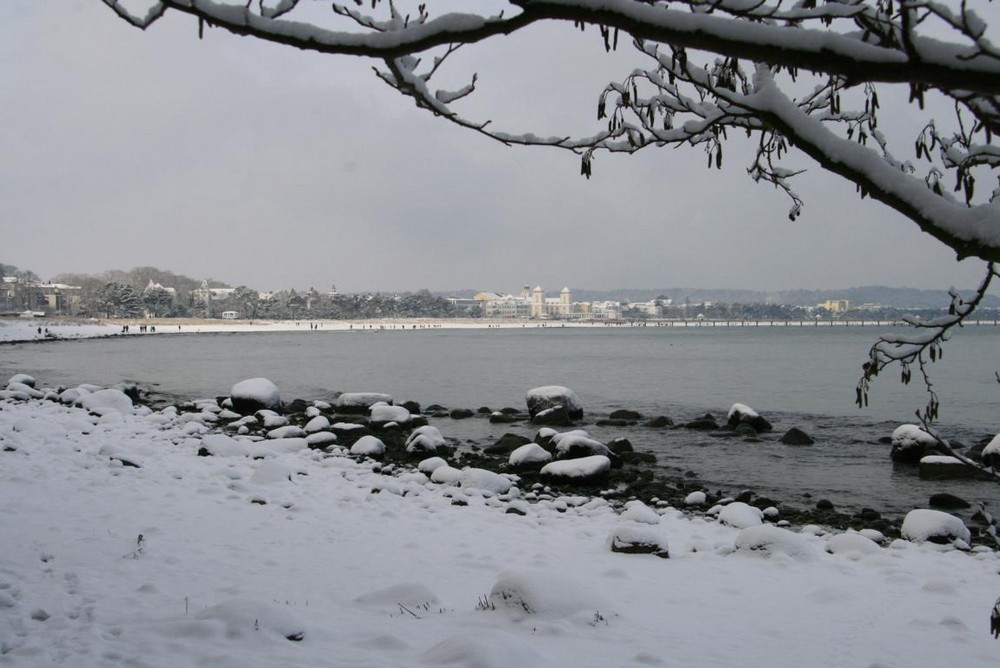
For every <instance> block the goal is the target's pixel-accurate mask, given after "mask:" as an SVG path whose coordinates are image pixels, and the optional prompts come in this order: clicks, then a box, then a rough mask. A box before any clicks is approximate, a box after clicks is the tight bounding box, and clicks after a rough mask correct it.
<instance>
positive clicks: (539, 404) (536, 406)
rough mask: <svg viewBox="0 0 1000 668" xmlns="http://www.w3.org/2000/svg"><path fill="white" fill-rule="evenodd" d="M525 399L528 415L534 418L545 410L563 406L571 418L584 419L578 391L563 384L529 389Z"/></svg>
mask: <svg viewBox="0 0 1000 668" xmlns="http://www.w3.org/2000/svg"><path fill="white" fill-rule="evenodd" d="M525 400H526V401H527V404H528V415H530V416H531V418H532V419H534V417H535V416H536V415H538V414H539V413H541V412H542V411H544V410H547V409H550V408H555V407H556V406H562V407H563V408H565V409H566V414H567V415H568V416H569V419H570V420H582V419H583V404H581V403H580V400H579V399H577V397H576V393H575V392H573V390H571V389H569V388H568V387H563V386H561V385H546V386H544V387H536V388H534V389H531V390H528V393H527V395H526V396H525Z"/></svg>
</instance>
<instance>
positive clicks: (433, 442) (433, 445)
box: [405, 425, 448, 452]
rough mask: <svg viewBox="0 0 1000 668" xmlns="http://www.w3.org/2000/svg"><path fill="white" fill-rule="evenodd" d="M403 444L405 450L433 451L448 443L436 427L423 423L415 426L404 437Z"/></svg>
mask: <svg viewBox="0 0 1000 668" xmlns="http://www.w3.org/2000/svg"><path fill="white" fill-rule="evenodd" d="M405 445H406V451H407V452H434V451H435V450H437V449H438V448H443V447H445V446H446V445H448V443H447V441H445V440H444V436H442V435H441V432H440V431H439V430H438V428H437V427H434V426H431V425H424V426H423V427H417V428H416V429H414V430H413V433H411V434H410V435H409V436H407V437H406V443H405Z"/></svg>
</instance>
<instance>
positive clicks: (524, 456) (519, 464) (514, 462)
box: [507, 443, 552, 470]
mask: <svg viewBox="0 0 1000 668" xmlns="http://www.w3.org/2000/svg"><path fill="white" fill-rule="evenodd" d="M550 461H552V453H550V452H549V451H548V450H546V449H545V448H543V447H542V446H540V445H538V444H537V443H527V444H525V445H522V446H521V447H519V448H517V449H516V450H514V451H513V452H512V453H510V457H509V458H508V459H507V464H508V465H510V467H511V468H513V469H515V470H524V469H529V468H540V467H541V466H542V465H544V464H546V463H547V462H550Z"/></svg>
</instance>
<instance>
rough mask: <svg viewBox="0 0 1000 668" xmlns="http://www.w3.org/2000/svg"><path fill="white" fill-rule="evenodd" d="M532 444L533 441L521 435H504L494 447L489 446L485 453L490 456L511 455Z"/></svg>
mask: <svg viewBox="0 0 1000 668" xmlns="http://www.w3.org/2000/svg"><path fill="white" fill-rule="evenodd" d="M528 443H531V439H529V438H527V437H525V436H521V435H520V434H510V433H507V434H504V435H503V436H501V437H500V440H498V441H497V442H496V443H494V444H493V445H490V446H488V447H487V448H486V449H485V450H483V452H485V453H486V454H488V455H509V454H510V453H512V452H514V451H515V450H517V449H518V448H519V447H521V446H522V445H526V444H528Z"/></svg>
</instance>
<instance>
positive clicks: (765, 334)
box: [0, 326, 1000, 513]
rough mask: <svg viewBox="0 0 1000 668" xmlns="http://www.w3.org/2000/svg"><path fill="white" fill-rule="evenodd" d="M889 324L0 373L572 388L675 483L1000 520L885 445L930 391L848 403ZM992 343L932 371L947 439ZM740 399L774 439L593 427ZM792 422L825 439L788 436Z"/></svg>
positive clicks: (982, 406) (966, 492)
mask: <svg viewBox="0 0 1000 668" xmlns="http://www.w3.org/2000/svg"><path fill="white" fill-rule="evenodd" d="M883 331H884V330H882V329H879V328H873V327H865V328H860V327H859V328H741V327H737V328H710V329H709V328H705V329H667V328H655V327H645V328H642V327H638V328H603V327H597V328H592V329H591V328H586V329H574V328H565V329H563V328H558V327H551V326H550V327H546V328H538V327H526V328H524V329H478V330H448V329H429V330H416V331H413V330H385V331H366V332H360V331H349V332H344V331H340V332H333V331H323V330H319V331H304V332H283V333H234V334H200V335H190V334H182V335H155V336H135V335H134V336H128V337H120V338H113V339H102V340H91V341H87V340H84V341H73V342H56V343H46V344H44V345H32V344H18V345H12V346H5V347H2V348H0V376H4V374H6V375H7V376H9V375H10V374H13V373H15V372H27V373H31V374H32V375H35V376H36V377H37V378H38V379H39V381H40V382H42V383H45V384H49V385H54V384H61V383H64V384H77V383H82V382H88V383H96V384H113V383H117V382H120V381H123V380H130V381H134V382H137V383H138V384H139V385H140V386H142V387H146V388H150V389H152V390H153V391H155V392H156V393H157V394H160V395H163V396H165V397H167V398H170V399H173V400H181V399H190V398H199V397H213V396H219V395H225V394H227V393H228V391H229V388H230V387H231V386H232V384H233V383H235V382H237V381H239V380H242V379H244V378H249V377H256V376H264V377H267V378H269V379H271V380H272V381H274V382H275V383H276V384H277V385H278V387H279V388H280V389H281V391H282V395H283V397H284V398H285V399H292V398H304V399H310V400H311V399H329V398H331V397H332V396H333V394H334V393H335V392H337V391H378V392H387V393H389V394H392V395H393V397H394V398H395V399H396V400H397V401H403V400H415V401H418V402H420V403H421V405H423V406H427V405H429V404H432V403H438V404H442V405H444V406H446V407H448V408H458V407H462V408H472V409H476V408H478V407H480V406H487V407H490V408H492V409H494V410H495V409H499V408H502V407H505V406H513V407H516V408H521V409H523V407H524V393H525V391H526V390H528V389H529V388H531V387H536V386H539V385H550V384H559V385H566V386H568V387H571V388H573V390H574V391H575V392H576V393H577V395H578V396H579V398H580V400H581V401H582V402H583V404H584V406H585V408H586V410H587V413H588V415H587V419H586V422H588V423H590V424H585V425H583V428H585V429H588V430H589V431H591V433H592V434H593V435H595V436H596V437H597V438H600V439H611V438H614V437H617V436H625V437H627V438H629V439H630V440H631V441H632V443H633V444H634V445H635V447H636V449H637V450H642V451H646V452H652V453H655V454H656V455H657V459H658V466H659V467H661V470H662V471H663V472H664V473H666V474H669V475H683V474H684V472H686V471H693V472H694V473H695V474H696V475H697V477H698V479H700V480H702V481H704V483H705V484H706V486H710V487H711V489H713V490H714V489H721V490H724V491H725V490H728V491H739V490H740V489H744V488H749V489H753V490H755V491H756V492H757V493H759V494H765V495H768V496H772V497H773V498H775V499H779V500H781V501H783V502H787V503H791V504H797V505H801V506H808V505H811V504H812V503H814V502H815V500H816V499H818V498H829V499H831V500H832V501H833V502H834V503H835V504H836V506H837V507H838V508H844V509H848V510H849V509H858V508H860V507H862V506H870V507H874V508H876V509H878V510H880V511H882V512H886V513H902V512H905V510H908V509H909V508H913V507H925V506H926V504H927V499H928V497H929V496H930V494H932V493H934V492H938V491H949V492H952V493H954V494H957V495H959V496H962V497H963V498H966V499H967V500H970V501H985V502H987V503H988V507H989V508H990V509H991V510H992V511H993V512H994V513H996V512H998V509H1000V485H997V484H996V483H992V482H933V481H921V480H920V479H919V478H917V476H916V474H915V472H914V471H912V470H908V469H894V468H893V466H892V464H891V463H890V461H889V458H888V446H886V445H882V444H879V443H878V442H877V441H878V439H879V438H880V437H883V436H887V435H889V434H890V433H891V431H892V429H894V428H895V427H896V426H898V425H899V424H901V423H904V422H910V421H912V419H913V412H914V411H915V410H916V409H918V408H921V407H922V406H923V405H924V402H925V401H926V398H925V396H924V394H923V393H922V391H921V390H922V388H921V386H920V385H919V384H918V383H914V384H912V385H911V386H909V387H903V386H901V385H900V384H899V383H898V381H897V379H898V376H896V375H895V374H894V373H892V374H889V375H888V376H887V377H884V378H879V379H878V381H877V382H876V384H875V386H874V391H873V393H872V404H871V406H870V407H868V408H866V409H859V408H857V407H856V406H855V405H854V403H853V402H854V395H855V393H854V387H855V384H856V382H857V378H858V374H859V372H860V366H861V363H862V362H863V361H864V359H865V356H866V353H867V350H868V348H869V346H870V345H871V343H872V342H873V341H874V339H875V337H876V336H877V335H878V334H880V333H882V332H883ZM998 344H1000V330H998V329H996V328H993V327H970V328H968V329H966V330H964V331H962V332H960V333H959V334H958V335H956V336H955V338H954V340H953V341H952V342H949V343H948V344H946V346H945V358H944V361H943V362H941V363H938V364H935V365H932V367H931V370H932V372H933V374H934V375H933V378H934V381H935V389H936V390H937V391H938V393H939V394H940V396H941V398H942V407H941V419H940V424H939V427H940V429H941V431H942V433H943V434H944V435H945V436H947V437H949V438H952V439H957V440H960V441H962V442H965V443H973V442H975V441H977V440H980V439H982V438H985V437H988V436H991V435H992V434H994V433H996V431H997V430H998V429H1000V425H998V424H997V416H998V415H1000V412H998V410H997V408H998V406H1000V385H998V384H997V382H996V378H995V377H994V375H993V372H994V370H995V368H997V367H1000V357H998V356H997V350H998V349H1000V348H998ZM4 377H6V376H4ZM734 402H741V403H746V404H749V405H750V406H752V407H754V408H755V409H756V410H758V411H759V412H761V413H762V414H764V415H765V416H766V417H767V418H768V419H769V420H770V421H771V422H772V423H773V424H774V427H775V431H774V433H773V434H771V435H767V436H765V438H764V439H762V440H761V441H759V442H747V441H744V440H743V439H720V438H716V437H713V436H710V435H706V434H700V433H692V432H690V431H688V430H653V429H648V428H645V427H638V426H633V427H598V426H596V425H594V424H592V421H593V420H594V419H595V418H596V417H600V416H606V415H607V414H608V413H610V412H611V411H613V410H615V409H618V408H629V409H633V410H637V411H639V412H641V413H642V414H643V415H644V416H648V417H653V416H656V415H667V416H669V417H671V418H673V419H674V420H675V421H678V422H680V421H684V420H688V419H692V418H695V417H698V416H700V415H702V414H704V413H705V412H711V413H713V414H714V415H715V416H716V417H717V418H718V419H720V420H722V421H724V418H725V414H726V411H727V410H728V408H729V406H730V405H732V404H733V403H734ZM435 424H437V426H439V428H440V429H441V430H442V432H443V433H444V434H445V435H446V436H450V437H453V438H456V439H460V440H462V441H473V442H476V443H479V444H489V443H492V442H493V441H494V440H495V439H496V438H498V437H499V436H500V435H502V434H503V433H505V432H508V431H512V432H516V433H522V434H525V435H528V436H530V435H532V434H533V433H534V431H535V429H534V428H533V427H532V426H531V425H528V424H524V423H517V424H513V425H491V424H489V423H488V422H487V421H486V420H485V419H482V418H473V419H469V420H463V421H457V420H450V419H444V420H438V421H435ZM793 426H796V427H800V428H802V429H804V430H805V431H807V432H809V433H810V434H811V435H812V436H813V437H814V438H815V439H816V440H817V443H816V444H815V445H813V446H810V447H789V446H785V445H782V444H780V443H778V442H777V438H778V437H779V436H780V435H781V434H782V433H783V432H784V431H785V430H787V429H788V428H790V427H793ZM807 494H808V495H811V496H810V497H807V496H804V495H807Z"/></svg>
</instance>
